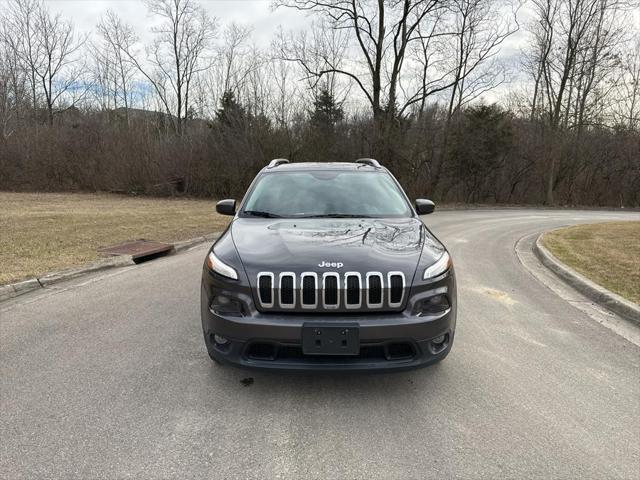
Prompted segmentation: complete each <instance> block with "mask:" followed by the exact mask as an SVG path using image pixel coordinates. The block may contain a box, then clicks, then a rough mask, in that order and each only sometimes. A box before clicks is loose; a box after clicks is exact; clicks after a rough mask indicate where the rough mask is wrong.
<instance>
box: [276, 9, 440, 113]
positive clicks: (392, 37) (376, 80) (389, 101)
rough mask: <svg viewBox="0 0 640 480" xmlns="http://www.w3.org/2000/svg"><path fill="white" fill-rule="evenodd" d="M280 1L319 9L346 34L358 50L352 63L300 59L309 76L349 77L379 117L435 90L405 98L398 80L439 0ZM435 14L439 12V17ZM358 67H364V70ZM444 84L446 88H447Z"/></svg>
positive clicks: (419, 89) (402, 110) (416, 92)
mask: <svg viewBox="0 0 640 480" xmlns="http://www.w3.org/2000/svg"><path fill="white" fill-rule="evenodd" d="M276 3H277V4H278V5H284V6H289V7H293V8H297V9H299V10H310V11H315V12H318V13H319V14H320V15H321V16H322V17H323V18H324V19H325V20H326V21H327V22H329V24H330V25H331V28H333V29H336V30H343V31H346V32H348V33H349V34H350V35H351V36H352V39H353V40H354V42H355V49H356V51H357V52H358V59H357V62H356V63H355V64H354V63H351V65H353V67H351V66H349V67H346V66H345V67H338V66H337V65H334V64H332V63H331V62H329V61H327V64H326V65H325V66H324V67H323V68H321V69H314V68H313V67H312V66H311V65H309V64H308V63H307V62H306V61H305V59H303V58H290V60H294V61H298V62H299V63H300V64H301V65H302V66H303V67H304V68H305V69H306V70H307V72H308V73H309V75H313V76H317V77H322V76H324V75H327V74H339V75H344V76H346V77H348V78H350V79H351V80H352V81H353V82H355V84H356V85H357V86H358V88H359V90H360V91H361V92H362V94H363V95H364V97H365V98H366V99H367V102H368V103H369V105H370V107H371V110H372V112H373V116H374V118H376V119H380V118H382V117H383V116H384V115H387V113H388V114H390V116H391V117H393V116H396V115H398V114H401V113H402V112H404V111H405V110H406V109H407V108H408V107H409V106H411V105H412V104H414V103H417V102H420V101H422V99H423V98H424V97H425V96H427V95H429V94H430V93H432V92H426V91H423V89H422V88H421V86H419V87H418V89H417V91H414V92H411V93H409V94H408V95H406V96H403V97H404V98H400V97H401V94H400V93H401V92H400V81H401V75H402V71H403V67H404V65H405V60H406V58H407V56H408V53H409V51H410V45H411V44H412V43H413V42H416V41H419V40H420V39H421V38H422V35H421V34H420V31H419V27H420V25H421V24H422V23H423V22H425V21H426V19H427V18H428V17H429V16H430V15H435V14H436V12H437V11H438V10H439V9H441V8H443V2H442V1H440V0H403V1H395V2H387V1H385V0H375V1H373V0H371V1H361V2H356V1H354V0H333V1H329V0H326V1H323V0H282V1H279V2H276ZM436 18H437V16H436ZM356 65H364V70H361V69H359V68H358V67H357V66H356ZM444 88H446V87H443V89H444Z"/></svg>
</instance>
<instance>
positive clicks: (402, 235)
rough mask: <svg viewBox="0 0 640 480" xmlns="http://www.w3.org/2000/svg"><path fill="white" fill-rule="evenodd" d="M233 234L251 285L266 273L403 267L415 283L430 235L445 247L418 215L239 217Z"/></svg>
mask: <svg viewBox="0 0 640 480" xmlns="http://www.w3.org/2000/svg"><path fill="white" fill-rule="evenodd" d="M231 234H232V236H233V240H234V243H235V245H236V248H237V251H238V253H239V255H240V258H241V261H242V264H243V266H244V268H245V271H246V272H247V274H248V276H249V281H250V282H251V284H254V283H255V279H256V276H257V274H258V273H260V272H265V271H266V272H274V273H277V272H285V271H289V272H295V273H296V274H300V273H302V272H317V273H322V272H325V271H337V272H340V273H345V272H360V273H363V274H364V273H366V272H371V271H378V272H382V273H383V274H386V273H387V272H390V271H401V272H403V273H404V274H405V277H406V278H407V280H408V281H411V279H412V278H413V275H414V272H415V270H416V267H417V265H418V262H419V261H420V256H421V253H422V250H423V249H422V247H423V244H424V243H425V239H426V240H427V242H428V243H429V244H430V245H433V247H434V248H435V249H438V250H439V249H441V248H442V246H441V245H440V242H438V241H437V240H436V239H435V237H433V236H432V235H431V234H430V233H429V231H428V230H427V229H426V227H425V226H424V224H423V223H422V222H421V221H420V220H419V219H418V218H401V219H377V218H376V219H326V218H317V219H262V218H236V219H235V220H234V221H233V223H232V225H231ZM331 263H334V264H342V266H341V267H339V268H337V267H336V266H325V265H326V264H331ZM320 265H322V266H320Z"/></svg>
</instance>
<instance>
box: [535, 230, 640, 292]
mask: <svg viewBox="0 0 640 480" xmlns="http://www.w3.org/2000/svg"><path fill="white" fill-rule="evenodd" d="M543 243H544V245H545V247H547V248H548V249H549V250H550V251H551V252H552V253H553V254H554V255H555V256H556V257H557V258H558V259H559V260H561V261H562V262H564V263H566V264H567V265H569V266H571V267H572V268H574V269H575V270H577V271H578V272H580V273H581V274H583V275H584V276H586V277H588V278H590V279H591V280H593V281H594V282H596V283H597V284H599V285H602V286H603V287H605V288H607V289H609V290H611V291H612V292H615V293H617V294H618V295H622V296H623V297H625V298H627V299H628V300H631V301H632V302H635V303H638V304H640V222H612V223H598V224H594V225H577V226H575V227H569V228H563V229H561V230H556V231H554V232H549V233H547V234H545V235H544V237H543Z"/></svg>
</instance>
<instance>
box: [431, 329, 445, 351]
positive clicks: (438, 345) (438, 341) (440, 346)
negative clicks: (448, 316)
mask: <svg viewBox="0 0 640 480" xmlns="http://www.w3.org/2000/svg"><path fill="white" fill-rule="evenodd" d="M448 346H449V334H448V333H445V334H444V335H439V336H437V337H436V338H433V339H431V341H430V342H429V350H431V353H433V354H434V355H437V354H438V353H441V352H444V351H445V350H446V348H447V347H448Z"/></svg>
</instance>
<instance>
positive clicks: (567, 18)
mask: <svg viewBox="0 0 640 480" xmlns="http://www.w3.org/2000/svg"><path fill="white" fill-rule="evenodd" d="M533 5H534V10H533V12H534V19H535V21H534V24H533V28H532V33H533V39H534V42H533V46H532V48H531V49H530V51H529V64H528V66H529V69H530V71H531V72H533V74H534V91H533V99H532V107H531V118H532V119H533V118H535V116H536V115H537V112H538V111H544V112H545V116H546V120H547V123H548V125H549V126H550V128H551V132H552V134H553V135H555V136H556V140H557V141H554V142H553V144H554V145H555V144H558V145H559V144H560V143H561V142H560V138H561V136H560V135H559V134H558V132H560V131H566V130H568V129H569V130H574V131H575V132H576V133H575V135H576V138H575V141H574V147H573V155H572V157H573V159H574V163H575V162H576V161H577V160H578V157H579V148H580V147H579V144H580V142H579V139H580V135H581V133H582V131H583V128H584V127H585V125H587V124H588V123H593V122H594V121H595V120H596V119H597V117H598V116H601V115H602V112H603V111H604V110H605V109H606V108H607V102H606V101H605V97H607V96H608V94H609V90H611V86H610V85H609V86H608V85H607V81H608V80H607V79H609V78H610V77H611V72H612V71H613V69H614V66H615V64H616V59H615V55H614V52H615V50H616V48H617V45H618V44H619V42H620V41H621V40H622V39H623V34H624V27H623V24H622V23H621V22H620V18H621V17H622V16H623V13H624V12H625V11H627V10H629V9H630V8H631V7H632V6H633V4H632V3H630V2H628V1H624V0H566V1H563V2H560V1H558V0H534V1H533ZM565 138H566V136H565ZM559 156H560V152H559V150H558V149H557V148H556V149H551V151H550V155H549V165H548V171H547V185H546V201H547V203H548V204H553V203H554V194H553V193H554V189H555V187H556V185H557V183H558V180H559V178H560V177H559V176H558V171H559V165H558V161H559V160H558V158H559Z"/></svg>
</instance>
